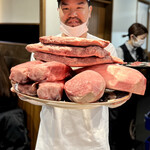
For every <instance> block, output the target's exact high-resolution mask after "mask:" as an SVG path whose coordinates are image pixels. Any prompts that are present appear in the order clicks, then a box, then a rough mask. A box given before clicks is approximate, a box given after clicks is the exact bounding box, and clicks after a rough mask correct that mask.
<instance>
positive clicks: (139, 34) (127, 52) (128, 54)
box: [116, 23, 148, 62]
mask: <svg viewBox="0 0 150 150" xmlns="http://www.w3.org/2000/svg"><path fill="white" fill-rule="evenodd" d="M147 35H148V30H147V28H146V27H145V26H144V25H142V24H140V23H134V24H132V25H131V26H130V27H129V29H128V34H127V35H123V36H122V37H126V36H128V37H129V40H128V41H126V42H125V43H124V44H123V45H121V46H119V47H118V48H117V49H116V51H117V54H118V57H119V58H121V59H122V60H124V61H125V62H135V61H141V62H144V61H148V57H147V55H146V53H145V51H144V49H143V48H142V47H141V46H142V45H143V44H144V42H145V41H146V37H147Z"/></svg>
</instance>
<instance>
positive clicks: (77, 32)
mask: <svg viewBox="0 0 150 150" xmlns="http://www.w3.org/2000/svg"><path fill="white" fill-rule="evenodd" d="M87 22H88V19H87V21H86V22H85V23H83V24H81V25H79V26H76V27H70V26H67V25H65V24H64V23H62V22H60V31H61V33H64V34H65V35H67V36H73V37H80V36H81V35H83V34H84V33H86V32H87V31H88V27H87Z"/></svg>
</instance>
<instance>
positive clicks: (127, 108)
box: [109, 23, 148, 150]
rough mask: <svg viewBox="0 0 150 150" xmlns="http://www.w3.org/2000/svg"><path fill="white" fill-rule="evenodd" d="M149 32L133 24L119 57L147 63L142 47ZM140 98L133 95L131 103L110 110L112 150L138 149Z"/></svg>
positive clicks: (120, 48) (120, 49)
mask: <svg viewBox="0 0 150 150" xmlns="http://www.w3.org/2000/svg"><path fill="white" fill-rule="evenodd" d="M147 34H148V30H147V28H146V27H145V26H143V25H142V24H140V23H134V24H132V25H131V26H130V27H129V29H128V34H127V35H123V37H126V36H128V37H129V40H128V41H126V42H125V43H124V44H123V45H121V46H119V47H118V48H117V49H116V51H117V54H118V57H119V58H121V59H122V60H124V61H125V62H135V61H140V62H145V61H148V57H147V56H146V54H145V52H144V50H143V49H142V48H141V46H142V45H143V44H144V42H145V40H146V37H147ZM138 100H140V96H139V95H136V94H132V97H131V98H130V100H129V101H127V102H126V103H125V105H122V106H120V107H118V108H115V109H111V108H110V109H109V115H110V117H109V127H110V128H109V140H110V147H111V150H131V149H136V148H137V146H138V145H140V144H141V143H138V141H136V140H135V135H134V134H135V133H133V132H135V131H133V130H134V129H135V128H134V129H132V127H133V126H135V119H136V117H135V116H136V106H137V102H138Z"/></svg>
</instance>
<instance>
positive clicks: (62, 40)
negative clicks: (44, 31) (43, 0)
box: [40, 36, 109, 48]
mask: <svg viewBox="0 0 150 150" xmlns="http://www.w3.org/2000/svg"><path fill="white" fill-rule="evenodd" d="M40 42H41V43H44V44H59V45H73V46H90V45H98V46H100V47H102V48H104V47H106V46H108V44H109V41H104V40H93V39H87V38H79V37H57V36H43V37H40Z"/></svg>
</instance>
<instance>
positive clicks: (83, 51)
mask: <svg viewBox="0 0 150 150" xmlns="http://www.w3.org/2000/svg"><path fill="white" fill-rule="evenodd" d="M26 49H27V50H28V51H29V52H44V53H50V54H55V55H61V56H70V57H89V56H97V57H100V58H103V57H105V56H108V55H110V53H109V52H108V51H106V50H105V49H103V48H101V47H100V46H88V47H78V46H76V47H75V46H65V45H53V44H49V45H45V44H41V43H38V44H28V45H27V46H26Z"/></svg>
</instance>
